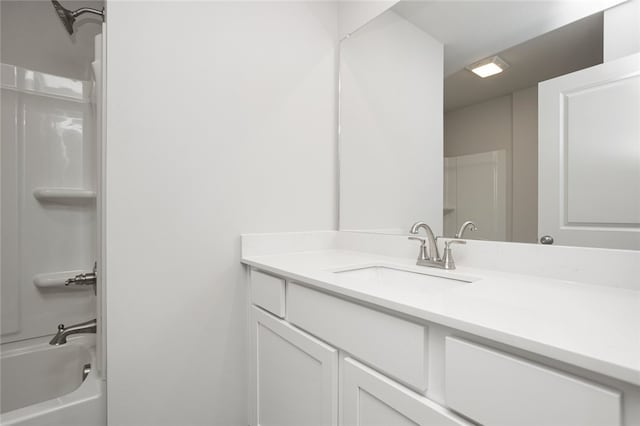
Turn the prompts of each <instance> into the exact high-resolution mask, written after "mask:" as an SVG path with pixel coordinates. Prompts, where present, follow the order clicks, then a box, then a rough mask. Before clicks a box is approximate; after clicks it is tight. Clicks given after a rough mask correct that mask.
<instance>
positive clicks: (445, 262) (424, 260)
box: [409, 222, 467, 270]
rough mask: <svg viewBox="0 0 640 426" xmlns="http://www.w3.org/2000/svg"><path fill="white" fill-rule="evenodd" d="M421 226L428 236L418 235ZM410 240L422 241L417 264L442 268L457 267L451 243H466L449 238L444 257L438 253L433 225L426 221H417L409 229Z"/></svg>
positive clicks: (446, 242) (445, 244) (451, 268)
mask: <svg viewBox="0 0 640 426" xmlns="http://www.w3.org/2000/svg"><path fill="white" fill-rule="evenodd" d="M420 228H422V229H424V230H425V232H426V233H427V238H421V237H417V236H416V235H418V231H419V230H420ZM409 233H410V234H411V235H409V239H410V240H416V241H420V243H421V244H420V252H419V253H418V260H417V261H416V265H419V266H430V267H432V268H441V269H449V270H453V269H456V264H455V262H454V260H453V255H452V252H451V244H466V243H467V242H466V241H464V240H457V239H456V240H448V241H445V243H444V254H443V256H442V258H441V257H440V255H439V253H438V245H437V238H436V237H435V236H434V235H433V231H432V230H431V227H430V226H429V225H427V224H426V223H424V222H416V223H414V224H413V226H412V227H411V230H410V231H409Z"/></svg>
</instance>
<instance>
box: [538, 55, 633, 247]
mask: <svg viewBox="0 0 640 426" xmlns="http://www.w3.org/2000/svg"><path fill="white" fill-rule="evenodd" d="M538 95H539V98H538V99H539V104H538V108H539V166H538V167H539V173H538V179H539V212H538V213H539V216H538V217H539V223H538V233H539V235H538V237H539V238H541V237H543V236H545V235H550V236H552V237H553V239H554V244H562V245H573V246H591V247H609V248H624V249H640V121H639V118H640V54H636V55H631V56H627V57H625V58H622V59H618V60H616V61H611V62H607V63H604V64H600V65H596V66H594V67H591V68H588V69H585V70H581V71H578V72H575V73H572V74H568V75H565V76H562V77H558V78H555V79H552V80H548V81H545V82H543V83H540V85H539V88H538Z"/></svg>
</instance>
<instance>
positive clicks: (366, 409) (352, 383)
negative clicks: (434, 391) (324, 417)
mask: <svg viewBox="0 0 640 426" xmlns="http://www.w3.org/2000/svg"><path fill="white" fill-rule="evenodd" d="M341 369H342V397H341V398H342V400H341V402H342V424H343V425H345V426H356V425H357V426H390V425H393V426H405V425H406V426H410V425H411V426H415V425H429V426H437V425H457V426H460V425H468V423H466V422H464V421H463V420H461V419H460V418H458V417H457V416H455V415H454V414H452V413H451V412H450V411H449V410H447V409H446V408H444V407H441V406H440V405H438V404H436V403H435V402H433V401H430V400H429V399H427V398H425V397H423V396H421V395H418V394H417V393H415V392H413V391H410V390H409V389H406V388H405V387H403V386H401V385H399V384H398V383H396V382H394V381H392V380H391V379H389V378H387V377H385V376H383V375H381V374H380V373H377V372H376V371H374V370H372V369H370V368H369V367H366V366H364V365H362V364H360V363H359V362H358V361H355V360H353V359H351V358H344V359H343V361H342V364H341Z"/></svg>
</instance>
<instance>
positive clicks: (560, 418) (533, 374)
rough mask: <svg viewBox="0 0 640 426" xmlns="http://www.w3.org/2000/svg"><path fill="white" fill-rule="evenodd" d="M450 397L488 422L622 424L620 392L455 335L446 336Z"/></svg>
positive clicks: (455, 406)
mask: <svg viewBox="0 0 640 426" xmlns="http://www.w3.org/2000/svg"><path fill="white" fill-rule="evenodd" d="M445 347H446V355H445V362H446V368H445V395H446V396H445V399H446V403H447V405H448V406H449V407H451V408H452V409H454V410H456V411H458V412H460V413H462V414H464V415H465V416H467V417H469V418H470V419H472V420H474V421H477V422H479V423H482V424H483V425H485V426H493V425H516V424H517V425H532V426H533V425H536V426H539V425H562V426H570V425H575V426H588V425H593V426H606V425H620V422H621V414H620V410H621V405H620V404H621V395H620V392H618V391H615V390H611V389H607V388H605V387H602V386H600V385H597V384H595V383H591V382H587V381H585V380H583V379H580V378H577V377H574V376H571V375H569V374H566V373H563V372H560V371H557V370H553V369H550V368H547V367H544V366H541V365H537V364H534V363H532V362H530V361H527V360H524V359H522V358H518V357H514V356H512V355H507V354H504V353H502V352H499V351H496V350H494V349H489V348H486V347H483V346H480V345H476V344H474V343H470V342H466V341H464V340H461V339H457V338H454V337H447V338H446V343H445Z"/></svg>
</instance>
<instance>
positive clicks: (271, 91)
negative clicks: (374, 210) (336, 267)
mask: <svg viewBox="0 0 640 426" xmlns="http://www.w3.org/2000/svg"><path fill="white" fill-rule="evenodd" d="M108 6H109V9H108V33H107V37H108V40H107V46H108V48H107V61H108V65H107V99H108V101H107V102H108V106H107V120H108V121H107V142H106V143H107V159H106V203H107V204H106V206H107V207H106V208H107V210H106V257H107V265H106V269H107V280H108V282H107V284H106V286H107V318H108V325H107V362H108V365H107V367H108V370H107V379H108V380H107V385H108V396H109V397H108V416H109V424H111V425H114V426H117V425H136V426H138V425H161V424H167V425H178V424H179V425H204V424H217V425H245V424H247V415H246V389H245V386H246V376H245V370H246V353H245V349H246V348H245V339H246V322H245V314H246V299H245V288H244V285H245V283H244V275H243V269H242V267H241V265H240V258H239V255H240V237H239V234H240V233H243V232H266V231H296V230H331V229H336V226H337V223H336V221H337V205H336V197H337V196H336V186H337V182H336V175H337V173H336V140H335V129H336V95H335V93H336V77H335V75H336V73H335V70H336V50H335V48H336V43H337V37H338V30H337V6H336V4H334V3H326V2H313V3H312V2H309V3H296V2H291V3H279V2H257V3H246V2H235V3H234V2H155V3H148V2H140V3H129V2H117V1H115V2H111V3H110V4H109V5H108ZM177 18H179V19H177Z"/></svg>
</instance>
